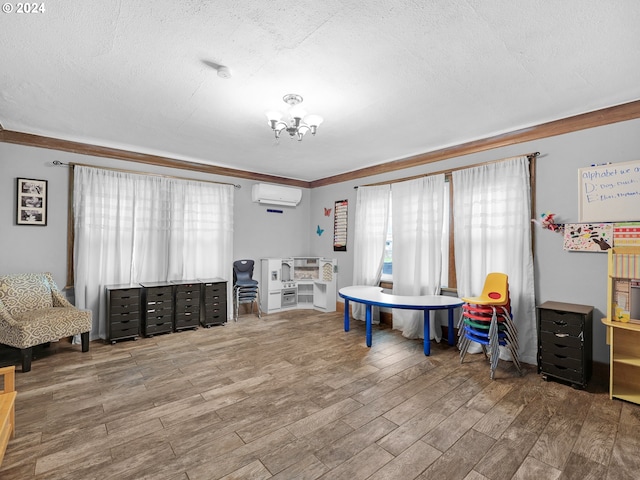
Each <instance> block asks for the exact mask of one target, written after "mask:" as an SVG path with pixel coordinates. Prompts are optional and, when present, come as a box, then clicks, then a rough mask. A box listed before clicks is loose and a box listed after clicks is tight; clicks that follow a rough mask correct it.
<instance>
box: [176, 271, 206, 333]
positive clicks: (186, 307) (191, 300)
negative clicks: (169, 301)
mask: <svg viewBox="0 0 640 480" xmlns="http://www.w3.org/2000/svg"><path fill="white" fill-rule="evenodd" d="M172 283H174V284H175V286H174V287H173V288H174V292H173V294H174V297H175V304H174V327H173V329H174V330H175V331H176V332H178V331H180V330H185V329H188V328H198V325H199V324H200V295H201V292H200V289H201V286H202V284H201V283H200V281H199V280H181V281H178V280H175V281H173V282H172Z"/></svg>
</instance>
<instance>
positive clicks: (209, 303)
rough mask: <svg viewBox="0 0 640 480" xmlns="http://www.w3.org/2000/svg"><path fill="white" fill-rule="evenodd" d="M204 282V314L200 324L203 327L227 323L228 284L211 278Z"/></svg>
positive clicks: (201, 316) (202, 313)
mask: <svg viewBox="0 0 640 480" xmlns="http://www.w3.org/2000/svg"><path fill="white" fill-rule="evenodd" d="M200 282H202V312H201V315H200V322H201V323H202V326H203V327H211V326H213V325H224V324H225V323H227V282H226V281H225V280H223V279H221V278H209V279H205V280H200Z"/></svg>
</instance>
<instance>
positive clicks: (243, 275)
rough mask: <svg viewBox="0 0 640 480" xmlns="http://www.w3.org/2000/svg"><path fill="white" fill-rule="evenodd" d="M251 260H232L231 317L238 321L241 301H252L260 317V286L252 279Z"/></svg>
mask: <svg viewBox="0 0 640 480" xmlns="http://www.w3.org/2000/svg"><path fill="white" fill-rule="evenodd" d="M253 265H254V262H253V260H236V261H235V262H233V319H234V320H235V321H238V313H239V310H240V304H241V303H250V304H251V313H253V303H254V302H255V303H256V305H257V307H258V318H261V317H262V312H261V311H260V288H259V286H258V281H257V280H254V279H253Z"/></svg>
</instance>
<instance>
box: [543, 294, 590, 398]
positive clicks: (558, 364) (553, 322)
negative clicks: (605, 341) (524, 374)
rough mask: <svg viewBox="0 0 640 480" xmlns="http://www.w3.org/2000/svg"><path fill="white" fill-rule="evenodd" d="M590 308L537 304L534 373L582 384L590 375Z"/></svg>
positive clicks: (563, 304)
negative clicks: (536, 366) (536, 362)
mask: <svg viewBox="0 0 640 480" xmlns="http://www.w3.org/2000/svg"><path fill="white" fill-rule="evenodd" d="M592 331H593V307H592V306H588V305H578V304H574V303H562V302H545V303H543V304H542V305H540V306H538V373H542V377H543V379H545V380H547V377H548V376H551V377H555V378H558V379H561V380H565V381H568V382H570V383H571V384H572V385H573V386H574V387H582V388H584V387H586V385H587V382H588V381H589V378H590V377H591V364H592V344H593V340H592Z"/></svg>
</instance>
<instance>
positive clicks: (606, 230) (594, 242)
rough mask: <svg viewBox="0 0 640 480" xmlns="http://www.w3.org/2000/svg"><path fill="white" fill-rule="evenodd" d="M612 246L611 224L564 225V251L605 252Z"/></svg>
mask: <svg viewBox="0 0 640 480" xmlns="http://www.w3.org/2000/svg"><path fill="white" fill-rule="evenodd" d="M612 245H613V223H565V225H564V249H565V250H572V251H577V252H606V251H607V250H609V249H610V248H611V246H612Z"/></svg>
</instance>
